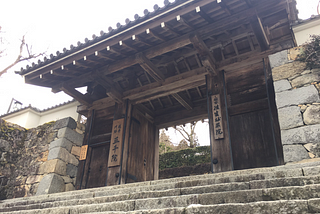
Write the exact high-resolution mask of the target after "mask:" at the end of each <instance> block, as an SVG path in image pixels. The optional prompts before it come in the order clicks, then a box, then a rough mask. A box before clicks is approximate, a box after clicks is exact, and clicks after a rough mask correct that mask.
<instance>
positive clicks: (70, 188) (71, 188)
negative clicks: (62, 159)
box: [65, 183, 75, 192]
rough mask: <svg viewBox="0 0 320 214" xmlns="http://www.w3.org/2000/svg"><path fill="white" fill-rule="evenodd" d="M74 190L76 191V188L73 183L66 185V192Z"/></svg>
mask: <svg viewBox="0 0 320 214" xmlns="http://www.w3.org/2000/svg"><path fill="white" fill-rule="evenodd" d="M73 190H75V188H74V186H73V184H72V183H68V184H66V190H65V191H66V192H68V191H73Z"/></svg>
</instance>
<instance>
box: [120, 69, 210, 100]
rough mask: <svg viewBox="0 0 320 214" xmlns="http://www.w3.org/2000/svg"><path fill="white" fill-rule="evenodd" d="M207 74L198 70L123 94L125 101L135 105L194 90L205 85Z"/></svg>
mask: <svg viewBox="0 0 320 214" xmlns="http://www.w3.org/2000/svg"><path fill="white" fill-rule="evenodd" d="M206 74H207V71H206V69H205V68H203V67H201V68H197V69H194V70H191V71H188V72H184V73H182V74H179V75H175V76H173V77H169V78H167V79H165V80H164V81H160V82H153V83H151V84H148V85H145V86H141V87H139V88H135V89H132V90H129V91H125V92H123V95H124V99H130V100H132V101H133V102H135V103H142V102H145V101H148V100H152V99H156V98H158V97H163V96H168V95H170V94H174V93H178V92H180V91H184V90H186V89H188V88H194V87H197V86H201V85H204V84H205V78H204V76H205V75H206Z"/></svg>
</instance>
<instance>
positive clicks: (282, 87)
mask: <svg viewBox="0 0 320 214" xmlns="http://www.w3.org/2000/svg"><path fill="white" fill-rule="evenodd" d="M273 85H274V90H275V92H276V93H278V92H281V91H286V90H289V89H291V88H292V87H291V84H290V82H289V81H288V80H286V79H285V80H279V81H275V82H273Z"/></svg>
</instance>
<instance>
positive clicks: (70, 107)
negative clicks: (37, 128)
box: [39, 102, 79, 125]
mask: <svg viewBox="0 0 320 214" xmlns="http://www.w3.org/2000/svg"><path fill="white" fill-rule="evenodd" d="M78 105H79V103H78V102H73V103H70V104H67V105H65V106H62V108H56V109H52V110H48V111H45V112H42V113H41V118H40V121H39V125H42V124H44V123H47V122H50V121H57V120H60V119H63V118H66V117H72V118H73V119H74V120H75V121H77V120H78V113H77V106H78Z"/></svg>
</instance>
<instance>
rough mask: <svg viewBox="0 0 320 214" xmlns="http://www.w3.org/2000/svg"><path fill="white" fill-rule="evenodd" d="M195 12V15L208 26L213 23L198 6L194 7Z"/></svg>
mask: <svg viewBox="0 0 320 214" xmlns="http://www.w3.org/2000/svg"><path fill="white" fill-rule="evenodd" d="M196 12H197V14H199V16H200V17H201V18H203V19H204V20H206V22H208V23H209V24H210V23H212V22H213V21H214V20H213V19H212V18H211V17H210V16H208V14H206V13H205V12H204V11H203V10H201V8H200V6H198V7H196Z"/></svg>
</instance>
